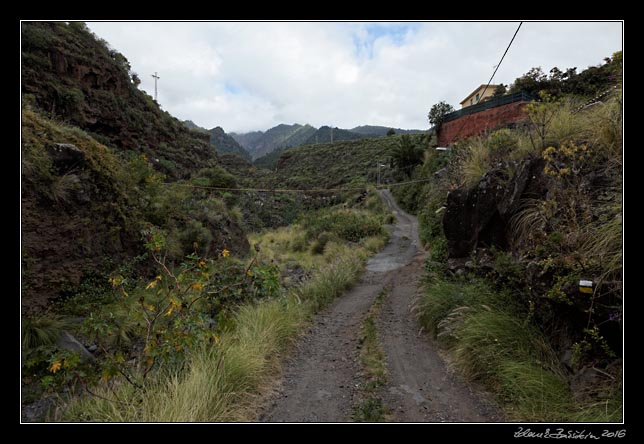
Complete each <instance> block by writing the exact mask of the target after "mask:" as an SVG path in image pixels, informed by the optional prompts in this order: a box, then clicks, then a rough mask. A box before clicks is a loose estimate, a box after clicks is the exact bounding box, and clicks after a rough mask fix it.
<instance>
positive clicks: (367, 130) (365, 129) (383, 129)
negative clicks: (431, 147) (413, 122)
mask: <svg viewBox="0 0 644 444" xmlns="http://www.w3.org/2000/svg"><path fill="white" fill-rule="evenodd" d="M391 129H392V128H391V127H387V126H377V125H361V126H356V127H355V128H351V129H350V130H349V131H351V132H352V133H357V134H362V135H363V136H369V137H380V136H386V135H387V132H388V131H389V130H391ZM393 130H394V131H395V132H396V134H417V133H422V132H424V130H416V129H402V128H393Z"/></svg>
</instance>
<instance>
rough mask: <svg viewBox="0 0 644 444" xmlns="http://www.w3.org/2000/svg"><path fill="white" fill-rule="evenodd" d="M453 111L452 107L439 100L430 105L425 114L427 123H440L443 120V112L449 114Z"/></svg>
mask: <svg viewBox="0 0 644 444" xmlns="http://www.w3.org/2000/svg"><path fill="white" fill-rule="evenodd" d="M453 111H454V107H453V106H452V105H450V104H449V103H446V102H445V101H442V100H441V101H440V102H438V103H436V104H434V105H433V106H432V108H431V109H430V110H429V114H427V118H428V119H429V123H430V124H431V125H432V126H437V125H440V124H441V123H442V122H443V117H445V114H449V113H451V112H453Z"/></svg>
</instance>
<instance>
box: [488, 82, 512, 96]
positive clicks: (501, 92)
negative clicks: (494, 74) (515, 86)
mask: <svg viewBox="0 0 644 444" xmlns="http://www.w3.org/2000/svg"><path fill="white" fill-rule="evenodd" d="M506 92H508V89H507V88H506V86H505V85H504V84H503V83H501V84H500V85H499V86H497V87H496V89H495V90H494V94H493V95H492V97H501V96H502V95H504V94H505V93H506Z"/></svg>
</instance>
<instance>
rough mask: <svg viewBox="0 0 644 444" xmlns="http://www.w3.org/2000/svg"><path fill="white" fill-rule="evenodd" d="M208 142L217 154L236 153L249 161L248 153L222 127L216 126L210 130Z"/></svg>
mask: <svg viewBox="0 0 644 444" xmlns="http://www.w3.org/2000/svg"><path fill="white" fill-rule="evenodd" d="M210 143H211V144H212V145H214V147H215V148H216V150H217V152H218V153H219V154H237V155H238V156H240V157H242V158H243V159H245V160H248V161H249V162H250V160H251V158H250V154H249V153H248V151H246V150H245V149H244V148H243V147H242V146H241V145H240V144H239V143H237V141H236V140H235V139H233V138H232V137H231V136H230V135H228V134H226V132H225V131H224V129H223V128H222V127H220V126H217V127H215V128H213V129H211V130H210Z"/></svg>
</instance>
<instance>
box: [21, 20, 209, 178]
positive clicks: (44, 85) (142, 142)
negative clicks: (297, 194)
mask: <svg viewBox="0 0 644 444" xmlns="http://www.w3.org/2000/svg"><path fill="white" fill-rule="evenodd" d="M21 37H22V52H21V54H22V92H23V99H24V100H25V101H27V102H31V103H34V104H35V105H36V106H37V107H38V108H40V109H42V110H44V111H45V112H47V113H48V114H49V115H50V116H51V117H55V118H56V119H59V120H62V121H65V122H68V123H69V124H71V125H74V126H77V127H79V128H81V129H83V130H85V131H87V132H88V133H89V134H91V135H92V137H93V138H95V139H96V140H97V141H99V142H101V143H102V144H104V145H107V146H110V147H113V148H117V149H119V150H124V151H133V152H136V153H143V154H146V155H147V156H148V157H149V158H150V159H152V160H153V162H154V165H155V168H156V169H158V170H159V171H162V172H163V173H165V174H166V175H168V176H170V177H175V178H178V177H187V176H188V175H189V174H190V172H192V171H195V170H197V169H198V168H203V167H205V166H208V165H215V164H216V154H215V151H214V150H213V149H212V147H211V146H210V144H209V143H208V142H209V140H208V136H206V135H203V134H199V133H198V132H195V131H190V130H189V129H188V128H186V127H185V126H184V125H183V124H182V123H181V122H180V121H179V120H177V119H175V118H174V117H172V116H171V115H170V114H168V113H167V112H165V111H162V110H161V109H160V108H159V106H158V105H157V104H156V103H155V102H154V100H153V99H152V98H151V97H150V96H149V95H147V94H146V93H144V92H142V91H140V90H138V89H137V84H138V83H139V79H138V76H137V75H136V74H135V73H133V72H131V71H130V70H131V67H130V64H129V63H128V61H127V59H126V58H125V57H124V56H123V55H122V54H120V53H119V52H117V51H116V50H114V49H110V48H109V47H108V45H107V43H106V42H104V41H101V40H100V39H98V38H97V37H95V36H94V35H93V34H92V33H91V32H90V31H89V30H88V29H87V27H86V26H85V24H83V23H80V22H70V23H69V24H66V23H65V22H56V23H51V22H24V23H22V29H21Z"/></svg>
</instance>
